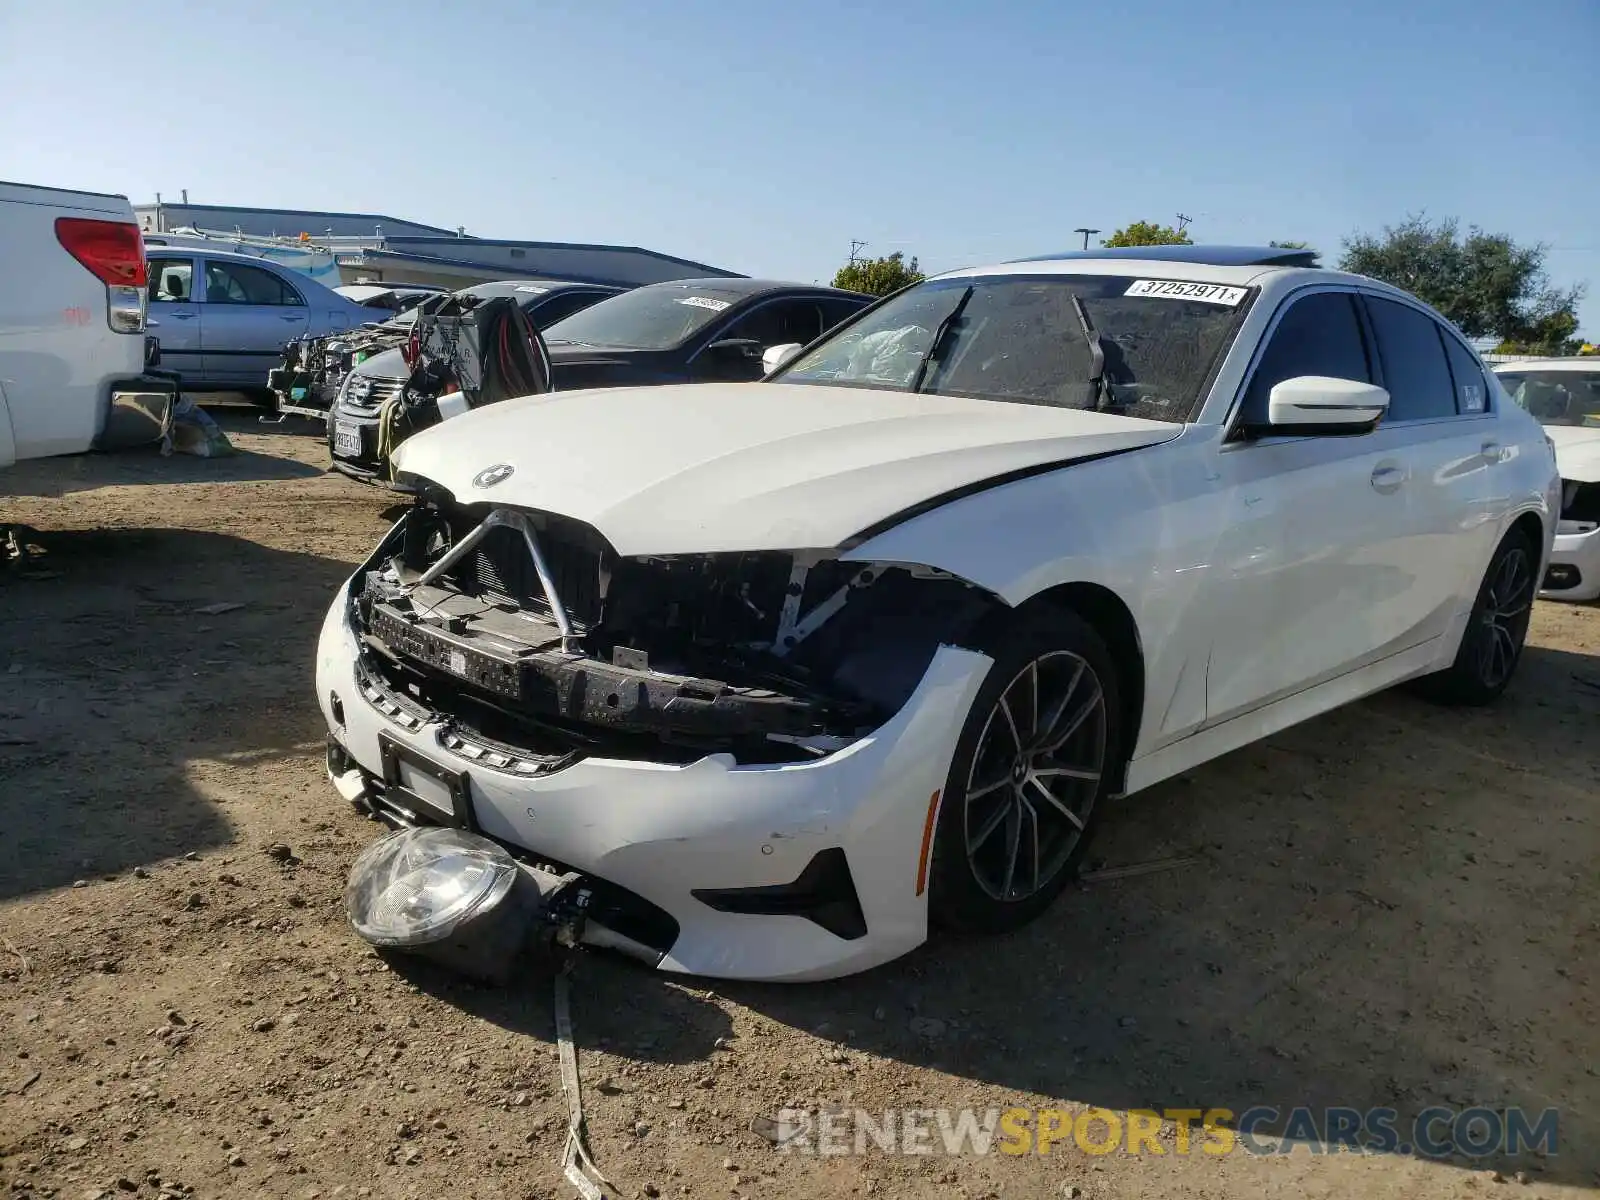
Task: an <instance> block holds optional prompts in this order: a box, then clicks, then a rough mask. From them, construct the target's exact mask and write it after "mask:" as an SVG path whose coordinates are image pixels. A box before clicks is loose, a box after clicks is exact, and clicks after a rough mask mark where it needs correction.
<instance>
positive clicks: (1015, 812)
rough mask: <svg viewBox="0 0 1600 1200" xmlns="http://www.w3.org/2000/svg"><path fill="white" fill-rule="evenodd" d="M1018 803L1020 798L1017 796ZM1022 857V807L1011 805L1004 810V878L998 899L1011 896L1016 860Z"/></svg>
mask: <svg viewBox="0 0 1600 1200" xmlns="http://www.w3.org/2000/svg"><path fill="white" fill-rule="evenodd" d="M1017 799H1018V801H1020V800H1021V796H1020V795H1019V796H1018V798H1017ZM1021 857H1022V805H1021V803H1013V804H1010V805H1008V806H1007V808H1006V876H1005V879H1004V880H1003V881H1002V882H1001V884H1000V898H1001V899H1002V900H1004V899H1007V898H1008V897H1009V896H1010V895H1011V886H1012V884H1013V883H1014V882H1015V881H1016V877H1017V859H1019V858H1021Z"/></svg>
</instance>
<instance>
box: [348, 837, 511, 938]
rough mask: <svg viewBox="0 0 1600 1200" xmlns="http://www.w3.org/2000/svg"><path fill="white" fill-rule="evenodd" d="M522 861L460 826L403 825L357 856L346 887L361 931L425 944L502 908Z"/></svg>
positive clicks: (351, 912) (352, 914) (351, 913)
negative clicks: (451, 827) (408, 826)
mask: <svg viewBox="0 0 1600 1200" xmlns="http://www.w3.org/2000/svg"><path fill="white" fill-rule="evenodd" d="M518 870H519V869H518V867H517V864H516V861H515V860H514V859H513V858H512V857H511V855H509V854H508V853H506V851H505V850H504V849H502V848H501V847H500V846H498V845H496V844H495V843H494V842H491V841H489V839H487V838H484V837H479V836H478V835H476V834H471V833H466V832H463V831H461V830H457V829H401V830H398V831H396V832H394V833H390V834H387V835H385V836H384V837H381V838H379V839H378V840H377V841H375V842H373V843H372V845H370V846H368V847H367V848H366V849H365V850H363V851H362V852H361V854H360V856H359V857H357V859H356V862H355V866H354V867H352V868H351V870H350V881H349V883H348V884H347V885H346V888H345V909H346V911H347V912H348V913H349V916H350V924H351V925H352V926H354V927H355V931H356V932H357V933H358V934H360V935H361V937H362V938H363V939H364V940H365V941H368V942H371V943H372V944H373V945H375V946H389V947H396V948H402V949H403V948H407V947H413V946H426V945H430V944H432V943H435V942H442V941H444V940H446V939H447V938H450V937H451V936H452V935H453V934H455V932H456V931H457V930H458V929H459V928H460V927H461V926H462V925H464V924H466V923H467V922H469V921H471V920H472V919H473V918H474V917H476V916H478V915H479V914H484V913H487V912H488V911H489V910H490V909H493V908H494V907H496V906H497V905H499V904H500V903H501V902H502V901H503V900H504V899H505V898H506V896H507V895H508V894H509V893H510V891H511V889H512V887H513V885H514V884H515V883H516V881H517V875H518Z"/></svg>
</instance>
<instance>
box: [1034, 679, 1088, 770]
mask: <svg viewBox="0 0 1600 1200" xmlns="http://www.w3.org/2000/svg"><path fill="white" fill-rule="evenodd" d="M1100 700H1101V694H1100V684H1099V682H1098V681H1091V690H1090V692H1089V698H1088V699H1087V700H1085V701H1084V702H1083V704H1082V705H1080V706H1079V708H1078V710H1077V711H1076V712H1075V713H1073V714H1072V716H1071V717H1069V718H1067V723H1066V727H1065V728H1063V729H1061V730H1060V731H1059V732H1058V731H1056V730H1054V729H1052V730H1051V733H1052V734H1054V737H1053V739H1052V740H1051V741H1050V742H1048V743H1046V744H1045V745H1043V746H1040V747H1039V753H1040V754H1044V755H1050V754H1054V753H1055V752H1056V751H1057V750H1059V749H1061V747H1062V746H1064V745H1065V744H1066V741H1067V739H1068V738H1070V737H1071V736H1072V735H1073V734H1075V733H1077V732H1078V730H1079V729H1080V728H1081V727H1082V725H1083V723H1084V722H1085V721H1087V720H1088V719H1089V718H1090V717H1091V716H1093V715H1094V712H1095V710H1096V709H1097V708H1099V707H1100Z"/></svg>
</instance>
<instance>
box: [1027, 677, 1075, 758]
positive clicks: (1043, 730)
mask: <svg viewBox="0 0 1600 1200" xmlns="http://www.w3.org/2000/svg"><path fill="white" fill-rule="evenodd" d="M1085 669H1086V668H1085V664H1084V661H1083V660H1082V659H1081V658H1080V659H1078V661H1077V662H1076V663H1074V664H1073V669H1072V678H1071V679H1069V680H1067V686H1066V687H1065V688H1064V689H1063V690H1062V692H1061V699H1059V700H1057V701H1056V702H1055V704H1053V705H1052V706H1051V708H1050V712H1049V713H1048V714H1047V715H1046V716H1045V718H1044V720H1043V721H1042V722H1040V724H1039V727H1038V728H1037V729H1036V730H1035V731H1034V734H1035V736H1034V743H1035V746H1036V747H1037V745H1038V743H1039V742H1041V741H1042V740H1043V738H1044V736H1045V735H1046V734H1047V733H1048V732H1049V731H1050V730H1052V729H1054V728H1055V727H1056V723H1057V722H1058V721H1060V720H1061V714H1062V713H1064V712H1066V711H1067V705H1069V704H1071V703H1072V694H1073V693H1074V692H1076V691H1077V690H1078V683H1079V682H1080V681H1081V680H1082V679H1083V672H1084V670H1085Z"/></svg>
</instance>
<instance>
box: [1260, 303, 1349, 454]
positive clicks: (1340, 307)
mask: <svg viewBox="0 0 1600 1200" xmlns="http://www.w3.org/2000/svg"><path fill="white" fill-rule="evenodd" d="M1299 375H1326V376H1328V377H1330V378H1333V379H1353V380H1355V381H1357V382H1358V383H1371V382H1372V368H1371V366H1370V364H1369V360H1368V356H1367V345H1366V338H1365V337H1364V336H1363V334H1362V332H1361V320H1360V317H1359V316H1358V315H1357V313H1356V303H1355V297H1354V296H1353V295H1352V294H1350V293H1349V292H1313V293H1312V294H1311V295H1309V296H1302V297H1301V298H1300V299H1298V300H1295V301H1292V302H1291V303H1290V305H1289V308H1288V309H1287V311H1285V312H1284V313H1283V315H1282V316H1281V317H1280V318H1279V320H1278V324H1277V327H1276V328H1274V329H1273V331H1272V333H1271V334H1270V335H1269V339H1268V341H1267V347H1266V349H1265V350H1264V351H1263V352H1262V355H1261V358H1260V361H1258V362H1257V363H1256V369H1255V372H1254V374H1252V375H1251V377H1250V384H1249V386H1248V387H1247V388H1246V389H1245V394H1244V404H1243V405H1242V406H1241V409H1240V417H1241V419H1242V420H1243V421H1244V422H1245V423H1246V424H1249V425H1265V424H1266V423H1267V400H1268V398H1269V397H1270V396H1271V394H1272V389H1273V388H1274V387H1275V386H1276V385H1278V384H1280V383H1282V382H1283V381H1284V380H1285V379H1293V378H1295V377H1296V376H1299Z"/></svg>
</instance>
